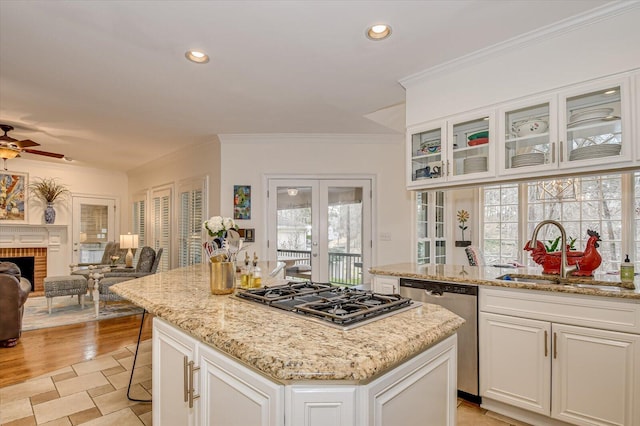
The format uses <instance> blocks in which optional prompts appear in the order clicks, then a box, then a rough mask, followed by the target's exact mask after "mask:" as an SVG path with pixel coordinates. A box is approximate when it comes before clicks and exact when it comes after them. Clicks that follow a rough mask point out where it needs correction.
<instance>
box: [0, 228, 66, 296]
mask: <svg viewBox="0 0 640 426" xmlns="http://www.w3.org/2000/svg"><path fill="white" fill-rule="evenodd" d="M68 230H69V225H47V224H31V223H0V252H1V253H4V257H13V256H18V255H19V256H23V254H21V253H23V251H24V250H27V251H28V252H29V253H31V251H29V250H36V252H37V251H38V250H43V251H44V252H46V255H45V256H43V257H42V262H44V264H43V265H42V269H43V270H44V271H43V273H44V276H50V275H64V274H65V273H68V272H67V271H68V266H67V265H69V263H70V261H69V255H68V254H67V253H69V251H70V249H69V245H68V236H67V233H68ZM38 253H39V252H38ZM37 261H38V260H37ZM45 265H46V266H45ZM36 268H37V269H38V271H40V266H39V263H38V264H36ZM38 275H40V274H38ZM35 281H36V282H35V285H36V291H38V290H39V289H40V286H41V285H40V279H36V280H35Z"/></svg>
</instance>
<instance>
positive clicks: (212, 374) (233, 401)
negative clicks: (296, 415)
mask: <svg viewBox="0 0 640 426" xmlns="http://www.w3.org/2000/svg"><path fill="white" fill-rule="evenodd" d="M199 354H200V355H199V366H200V372H199V373H200V410H201V411H200V424H202V425H208V426H232V425H238V426H244V425H253V426H284V417H283V415H282V411H283V410H282V405H283V401H284V396H283V393H284V391H283V389H282V386H278V385H276V384H275V383H273V382H271V381H269V380H267V379H265V378H263V377H262V376H260V375H259V374H256V373H253V372H250V371H249V370H241V369H239V368H238V367H237V366H234V365H233V364H232V363H230V362H229V361H228V360H226V359H225V357H224V356H223V355H221V354H220V353H218V352H217V351H216V350H214V349H213V348H211V347H209V346H206V345H200V348H199Z"/></svg>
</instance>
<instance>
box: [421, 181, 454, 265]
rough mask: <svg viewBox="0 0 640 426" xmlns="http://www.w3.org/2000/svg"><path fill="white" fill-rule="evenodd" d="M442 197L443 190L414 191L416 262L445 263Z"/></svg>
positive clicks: (443, 196) (443, 194) (445, 250)
mask: <svg viewBox="0 0 640 426" xmlns="http://www.w3.org/2000/svg"><path fill="white" fill-rule="evenodd" d="M444 199H445V193H444V192H443V191H432V192H417V193H416V231H417V235H416V241H417V247H416V249H417V250H416V262H417V263H418V264H430V263H436V264H443V263H446V260H447V247H446V241H445V237H444V233H445V213H444Z"/></svg>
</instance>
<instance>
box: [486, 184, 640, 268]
mask: <svg viewBox="0 0 640 426" xmlns="http://www.w3.org/2000/svg"><path fill="white" fill-rule="evenodd" d="M639 181H640V172H636V173H635V175H632V174H613V175H605V176H585V177H580V178H575V179H570V178H561V179H550V180H544V181H536V182H527V183H522V184H509V185H500V186H491V187H485V188H483V189H482V191H481V192H482V196H483V203H482V204H483V206H484V212H483V224H482V232H483V235H482V238H481V239H482V241H483V250H484V253H485V257H486V259H487V263H488V264H493V263H505V262H508V261H511V260H520V261H521V262H524V263H527V265H528V266H536V264H535V263H534V262H533V260H531V258H530V257H529V256H527V255H526V254H525V253H524V252H523V250H522V248H523V247H524V245H525V244H526V242H527V241H528V239H529V238H530V237H531V235H532V234H533V229H534V228H535V226H536V225H537V224H538V223H540V221H542V220H546V219H553V220H557V221H558V222H560V223H562V225H563V226H564V228H565V230H566V232H567V240H568V242H571V241H574V239H575V241H574V245H575V249H576V250H583V249H584V247H585V246H586V243H587V240H588V238H589V236H588V234H587V231H588V230H592V231H596V232H598V233H599V234H600V238H601V240H602V241H601V242H600V243H599V248H598V251H599V253H600V255H601V256H602V263H601V265H600V267H599V270H600V271H603V272H604V271H614V270H618V268H619V266H620V262H621V260H622V259H623V258H621V256H623V255H624V254H626V253H623V252H624V251H625V247H629V248H631V247H632V245H635V247H633V250H635V253H640V242H639V241H640V230H639V227H640V188H639V187H640V182H639ZM626 186H628V187H629V188H633V191H634V192H632V193H633V194H635V216H634V217H633V219H630V220H628V222H629V224H628V225H625V220H624V218H623V212H625V211H631V210H632V209H633V207H632V206H630V205H629V204H630V202H631V199H632V197H629V196H627V197H624V196H623V194H624V193H625V191H624V188H625V187H626ZM519 223H524V224H525V226H524V227H520V228H519V225H518V224H519ZM625 226H627V227H628V228H629V229H627V230H626V231H625V229H626V228H625ZM631 227H633V228H634V229H635V234H634V233H632V232H631V229H630V228H631ZM631 235H635V242H632V241H630V239H628V237H627V236H631ZM559 236H560V232H559V231H558V229H557V228H555V227H553V226H545V227H543V228H541V230H540V234H539V235H538V239H539V240H540V241H542V242H544V243H547V244H548V245H550V244H551V243H552V242H553V241H554V240H555V239H556V238H557V237H559ZM629 255H630V257H631V258H634V257H633V256H636V258H637V255H636V254H634V253H629Z"/></svg>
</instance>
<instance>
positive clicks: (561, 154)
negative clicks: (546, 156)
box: [560, 141, 564, 162]
mask: <svg viewBox="0 0 640 426" xmlns="http://www.w3.org/2000/svg"><path fill="white" fill-rule="evenodd" d="M563 161H564V148H563V147H562V141H560V162H563Z"/></svg>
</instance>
